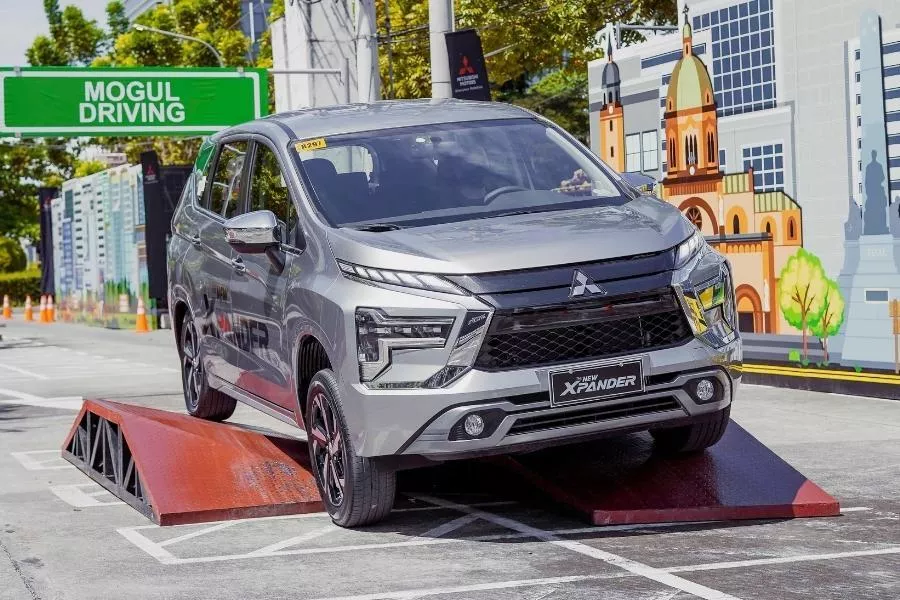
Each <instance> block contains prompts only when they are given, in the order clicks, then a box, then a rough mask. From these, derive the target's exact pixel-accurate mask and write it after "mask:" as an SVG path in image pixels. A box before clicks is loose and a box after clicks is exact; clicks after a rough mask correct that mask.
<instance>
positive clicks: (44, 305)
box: [38, 294, 47, 323]
mask: <svg viewBox="0 0 900 600" xmlns="http://www.w3.org/2000/svg"><path fill="white" fill-rule="evenodd" d="M38 321H40V322H41V323H47V296H45V295H43V294H41V315H40V317H38Z"/></svg>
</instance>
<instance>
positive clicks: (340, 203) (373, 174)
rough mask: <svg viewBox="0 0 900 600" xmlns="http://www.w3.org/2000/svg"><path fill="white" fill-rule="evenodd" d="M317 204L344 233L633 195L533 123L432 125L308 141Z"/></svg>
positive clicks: (304, 153)
mask: <svg viewBox="0 0 900 600" xmlns="http://www.w3.org/2000/svg"><path fill="white" fill-rule="evenodd" d="M295 150H296V152H297V156H298V157H299V159H300V162H301V164H302V166H303V170H304V172H305V175H306V177H307V179H308V183H309V184H311V186H312V188H313V190H314V192H315V197H316V200H317V204H318V205H319V208H320V210H321V211H322V212H323V213H324V215H325V216H326V217H327V219H328V220H329V221H330V222H331V223H333V224H334V225H336V226H338V227H362V228H365V227H372V226H373V225H375V224H378V225H379V226H388V227H414V226H420V225H430V224H436V223H449V222H458V221H465V220H469V219H478V218H489V217H497V216H502V215H508V214H511V213H516V214H521V213H526V212H527V213H532V212H547V211H554V210H569V209H575V208H584V207H590V206H599V205H602V204H610V203H617V204H618V203H622V202H624V201H626V200H627V199H628V198H625V197H623V196H622V192H621V191H620V190H619V189H618V188H617V187H616V185H615V184H614V183H613V181H612V179H611V178H610V177H609V176H608V175H607V174H606V172H605V171H604V170H603V169H602V168H601V167H600V166H599V164H598V163H599V161H597V160H596V159H594V158H592V157H591V156H590V155H589V154H588V153H587V152H586V151H584V150H583V149H581V148H579V147H578V146H576V145H574V144H572V143H570V142H569V141H568V140H567V139H566V138H565V137H563V136H562V135H561V134H560V133H559V132H558V131H556V130H555V129H553V128H552V127H548V126H547V125H544V124H542V123H540V122H538V121H536V120H533V119H510V120H499V121H475V122H470V123H449V124H432V125H422V126H415V127H403V128H397V129H385V130H380V131H369V132H363V133H353V134H344V135H336V136H331V137H326V138H317V139H314V140H302V141H298V142H297V143H296V144H295Z"/></svg>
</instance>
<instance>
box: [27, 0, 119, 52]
mask: <svg viewBox="0 0 900 600" xmlns="http://www.w3.org/2000/svg"><path fill="white" fill-rule="evenodd" d="M44 12H45V13H46V15H47V22H48V24H49V25H50V35H49V36H45V35H39V36H38V37H37V38H35V40H34V42H33V43H32V45H31V47H30V48H28V50H27V51H26V53H25V55H26V57H27V58H28V63H29V64H31V65H32V66H75V65H88V64H90V63H91V61H92V60H94V58H96V56H97V54H98V53H99V51H100V50H101V47H102V45H103V40H104V39H105V38H106V34H105V33H104V32H103V29H101V28H100V27H99V26H98V25H97V22H96V21H94V20H93V19H87V18H85V16H84V13H83V12H81V9H80V8H78V7H77V6H67V7H65V8H64V9H63V10H62V12H60V10H59V2H58V1H57V0H44Z"/></svg>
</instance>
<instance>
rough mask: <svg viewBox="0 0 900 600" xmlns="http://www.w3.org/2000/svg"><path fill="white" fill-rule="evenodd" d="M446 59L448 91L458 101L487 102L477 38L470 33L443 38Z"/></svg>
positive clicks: (488, 93) (488, 96) (487, 87)
mask: <svg viewBox="0 0 900 600" xmlns="http://www.w3.org/2000/svg"><path fill="white" fill-rule="evenodd" d="M446 36H447V37H446V39H447V57H448V58H449V60H450V89H451V90H452V91H453V97H454V98H459V99H461V100H485V101H487V100H490V99H491V86H490V85H489V84H488V74H487V66H486V65H485V64H484V51H483V50H482V49H481V38H480V37H478V32H477V31H475V30H474V29H462V30H460V31H453V32H450V33H448V34H446Z"/></svg>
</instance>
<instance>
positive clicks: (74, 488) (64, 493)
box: [50, 482, 128, 508]
mask: <svg viewBox="0 0 900 600" xmlns="http://www.w3.org/2000/svg"><path fill="white" fill-rule="evenodd" d="M91 488H96V489H94V490H91ZM86 490H91V491H86ZM50 491H51V492H53V493H54V494H55V495H56V497H57V498H59V499H60V500H62V501H63V502H65V503H66V504H69V505H71V506H74V507H76V508H94V507H98V506H128V505H127V504H125V503H124V502H122V501H121V500H119V499H118V498H116V497H115V496H113V495H112V494H111V493H109V492H108V491H106V490H105V489H103V488H102V487H101V486H100V485H99V484H96V483H94V482H91V483H76V484H73V485H53V486H50ZM98 497H105V498H106V500H104V501H101V500H98Z"/></svg>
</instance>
